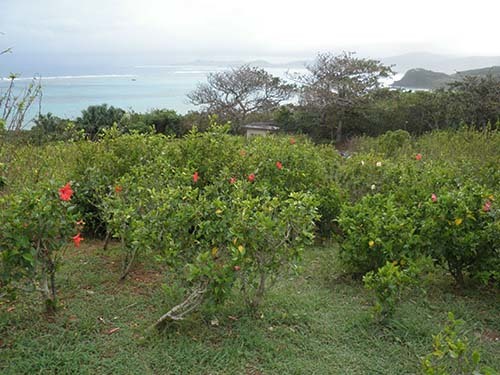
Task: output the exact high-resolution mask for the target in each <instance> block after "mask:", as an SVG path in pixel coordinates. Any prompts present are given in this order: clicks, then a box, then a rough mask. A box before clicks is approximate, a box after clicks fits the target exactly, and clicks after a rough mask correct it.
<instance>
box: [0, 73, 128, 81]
mask: <svg viewBox="0 0 500 375" xmlns="http://www.w3.org/2000/svg"><path fill="white" fill-rule="evenodd" d="M135 77H137V75H135V74H87V75H79V76H47V77H44V76H34V77H18V78H15V80H16V81H31V80H33V79H36V80H42V81H44V80H53V79H92V78H135ZM10 80H11V79H10V78H9V77H0V81H10Z"/></svg>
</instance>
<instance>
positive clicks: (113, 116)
mask: <svg viewBox="0 0 500 375" xmlns="http://www.w3.org/2000/svg"><path fill="white" fill-rule="evenodd" d="M124 115H125V111H124V110H123V109H121V108H116V107H113V106H109V107H108V105H107V104H101V105H91V106H89V107H88V108H87V109H84V110H83V111H82V114H81V116H80V117H78V118H77V119H76V122H75V125H76V128H77V129H79V130H80V129H82V130H83V131H85V134H86V135H87V136H88V137H89V139H91V140H95V139H96V138H97V135H98V134H99V132H100V131H102V130H104V129H108V128H111V127H112V126H113V125H115V124H119V123H120V122H121V121H122V119H123V116H124Z"/></svg>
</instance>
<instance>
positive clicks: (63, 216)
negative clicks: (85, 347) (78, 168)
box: [0, 183, 83, 312]
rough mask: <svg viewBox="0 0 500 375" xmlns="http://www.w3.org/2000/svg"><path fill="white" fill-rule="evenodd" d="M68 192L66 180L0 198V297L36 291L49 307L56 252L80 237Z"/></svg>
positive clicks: (52, 303)
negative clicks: (59, 184)
mask: <svg viewBox="0 0 500 375" xmlns="http://www.w3.org/2000/svg"><path fill="white" fill-rule="evenodd" d="M72 196H73V189H72V188H71V184H70V183H67V184H66V185H64V186H63V187H60V188H59V189H58V188H57V185H55V184H54V183H48V184H43V185H40V186H39V187H38V188H37V189H25V190H22V191H19V192H16V193H12V194H8V195H4V196H1V197H0V208H1V210H0V225H1V228H2V230H1V231H0V287H1V289H2V291H1V292H0V295H4V296H13V293H14V292H15V291H16V289H22V290H26V289H28V290H32V291H37V292H40V293H41V295H42V298H43V301H44V303H45V307H46V311H47V312H53V311H54V310H55V308H56V304H57V291H56V278H55V277H56V271H57V269H58V267H59V263H60V261H61V257H62V254H63V252H64V250H65V249H66V247H67V245H68V244H69V243H70V242H71V240H73V242H74V243H75V244H76V245H79V244H80V241H81V240H82V237H81V235H80V231H81V226H82V225H83V223H82V222H78V217H79V216H78V213H77V211H76V207H75V206H74V205H73V202H72Z"/></svg>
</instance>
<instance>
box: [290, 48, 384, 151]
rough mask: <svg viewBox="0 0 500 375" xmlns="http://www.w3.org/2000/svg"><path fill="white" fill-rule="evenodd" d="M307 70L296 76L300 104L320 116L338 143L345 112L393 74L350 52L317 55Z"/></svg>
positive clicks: (376, 62)
mask: <svg viewBox="0 0 500 375" xmlns="http://www.w3.org/2000/svg"><path fill="white" fill-rule="evenodd" d="M307 70H308V71H309V72H308V73H306V74H299V75H297V76H296V80H297V81H298V82H299V83H301V84H302V88H301V92H300V102H301V104H303V105H306V106H311V107H313V108H315V109H316V110H318V111H319V112H320V113H321V125H323V126H325V127H327V128H329V130H330V137H331V139H333V138H334V130H335V131H336V136H335V138H336V141H337V142H339V141H341V139H342V135H343V123H344V118H345V117H346V115H347V114H348V112H349V111H352V110H353V109H354V108H355V107H356V106H357V105H358V104H360V102H362V101H363V100H364V99H365V98H366V97H367V94H369V93H370V92H371V91H373V90H375V89H377V88H379V87H380V86H381V82H380V80H381V78H385V77H389V76H390V75H392V74H393V72H392V70H391V68H390V67H389V66H385V65H383V64H381V63H380V62H379V61H377V60H371V59H362V58H356V57H354V53H353V52H343V53H341V54H340V55H334V54H332V53H320V54H318V55H317V56H316V60H315V61H314V62H313V63H312V64H310V65H308V66H307ZM328 117H331V118H330V120H329V119H328Z"/></svg>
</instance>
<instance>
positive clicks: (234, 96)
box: [188, 65, 295, 130]
mask: <svg viewBox="0 0 500 375" xmlns="http://www.w3.org/2000/svg"><path fill="white" fill-rule="evenodd" d="M294 89H295V85H293V84H289V83H286V82H285V81H283V80H282V79H280V78H278V77H274V76H273V75H271V74H270V73H268V72H266V71H265V70H264V69H261V68H256V67H251V66H249V65H243V66H240V67H238V68H233V69H231V70H228V71H225V72H217V73H210V74H209V75H208V77H207V83H203V84H200V85H198V87H197V88H196V90H194V91H193V92H191V93H190V94H188V98H189V100H190V101H191V103H193V104H194V105H197V106H203V107H204V109H205V110H206V111H207V112H209V113H211V114H217V115H218V116H219V117H220V118H222V119H223V120H230V121H233V122H234V124H233V129H234V130H238V129H239V126H240V125H241V124H242V123H243V122H244V121H245V120H246V118H247V116H248V115H249V114H252V113H265V112H269V111H271V110H273V109H275V108H276V107H278V106H279V104H280V103H282V102H284V101H286V100H288V99H290V98H291V97H292V95H293V92H294Z"/></svg>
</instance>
